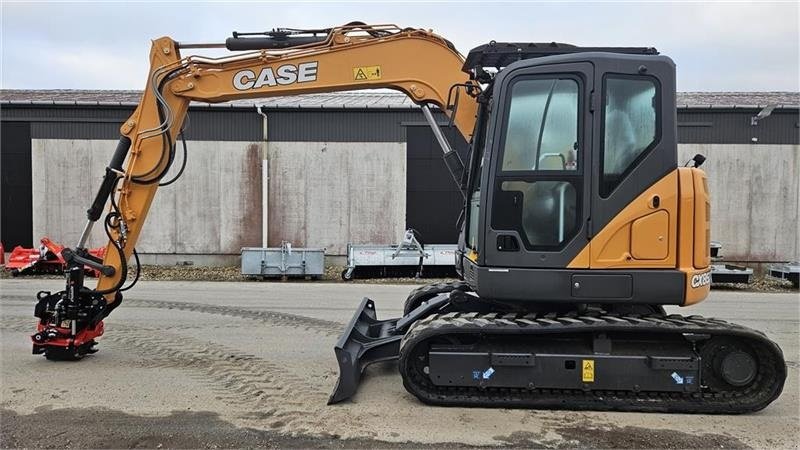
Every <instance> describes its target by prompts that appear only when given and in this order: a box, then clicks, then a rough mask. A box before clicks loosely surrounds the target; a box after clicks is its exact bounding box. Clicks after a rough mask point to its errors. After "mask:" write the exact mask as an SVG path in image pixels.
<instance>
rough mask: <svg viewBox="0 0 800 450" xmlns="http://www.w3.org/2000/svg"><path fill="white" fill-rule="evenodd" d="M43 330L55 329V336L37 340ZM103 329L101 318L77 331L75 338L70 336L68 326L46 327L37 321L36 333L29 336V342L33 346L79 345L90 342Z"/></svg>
mask: <svg viewBox="0 0 800 450" xmlns="http://www.w3.org/2000/svg"><path fill="white" fill-rule="evenodd" d="M43 331H55V332H56V333H57V336H56V337H53V338H46V339H42V340H37V339H36V336H37V335H39V333H42V332H43ZM103 331H105V325H104V324H103V321H102V320H101V321H100V322H99V323H98V324H97V325H95V327H94V328H89V327H88V326H87V327H86V328H84V329H83V330H81V331H79V332H78V334H77V335H75V338H74V339H73V338H71V337H70V329H69V328H62V327H48V326H45V325H43V324H42V323H41V322H39V323H38V324H37V325H36V334H34V335H32V336H31V342H33V345H35V346H41V347H44V346H48V347H64V348H67V347H70V346H72V347H76V348H77V347H80V346H81V345H84V344H86V343H89V342H91V341H92V340H94V338H96V337H99V336H102V335H103Z"/></svg>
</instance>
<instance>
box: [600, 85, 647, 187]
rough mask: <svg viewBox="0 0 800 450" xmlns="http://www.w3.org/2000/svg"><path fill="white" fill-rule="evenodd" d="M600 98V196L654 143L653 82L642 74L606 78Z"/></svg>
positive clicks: (616, 182) (618, 181)
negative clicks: (601, 128)
mask: <svg viewBox="0 0 800 450" xmlns="http://www.w3.org/2000/svg"><path fill="white" fill-rule="evenodd" d="M604 99H605V100H604V101H605V104H604V108H605V111H604V117H605V122H604V127H603V134H604V140H603V157H602V164H603V169H602V172H603V175H602V179H601V182H600V195H601V196H603V197H608V196H609V194H611V192H612V191H613V190H614V189H615V188H616V187H617V186H619V184H620V182H622V180H623V179H624V177H625V175H626V174H627V172H628V171H629V170H630V169H632V168H633V166H634V165H635V164H636V163H637V162H638V161H639V158H640V157H641V156H643V155H644V154H645V153H646V152H647V150H649V149H650V148H652V147H653V144H655V142H656V134H657V132H658V130H657V127H656V124H657V123H658V122H657V121H658V118H657V117H656V116H657V89H656V84H655V82H654V81H653V80H652V79H651V78H645V77H637V78H633V77H607V78H606V80H605V92H604Z"/></svg>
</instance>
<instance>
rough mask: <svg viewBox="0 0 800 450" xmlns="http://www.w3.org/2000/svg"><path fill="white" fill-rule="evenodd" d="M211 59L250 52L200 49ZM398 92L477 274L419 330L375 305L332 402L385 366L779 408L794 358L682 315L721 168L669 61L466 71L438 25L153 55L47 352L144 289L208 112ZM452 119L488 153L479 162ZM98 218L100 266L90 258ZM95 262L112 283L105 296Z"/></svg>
mask: <svg viewBox="0 0 800 450" xmlns="http://www.w3.org/2000/svg"><path fill="white" fill-rule="evenodd" d="M204 48H226V49H227V50H229V51H230V52H231V53H227V54H226V56H222V57H205V56H198V55H190V56H182V54H181V51H182V50H183V51H185V50H188V49H204ZM379 88H381V89H393V90H397V91H401V92H403V93H405V94H407V95H408V97H409V98H410V99H411V100H412V101H413V102H414V103H415V104H417V105H418V106H419V107H420V108H421V111H422V113H423V114H424V116H425V118H426V120H427V121H428V122H429V124H430V125H431V129H432V131H433V134H434V136H435V138H436V140H437V141H438V143H439V144H440V145H441V147H442V150H443V155H444V156H443V158H444V161H445V164H446V166H447V168H448V169H449V170H450V173H451V175H452V176H453V179H454V181H455V182H456V183H457V185H458V188H459V190H460V191H461V193H462V194H463V212H462V214H461V217H460V218H459V221H458V227H459V228H460V237H459V245H458V248H459V250H458V251H457V254H456V261H455V264H456V268H457V270H458V273H459V275H460V279H459V280H458V281H454V282H450V283H437V284H431V285H428V286H423V287H420V288H418V289H416V290H414V291H412V292H411V294H410V295H409V296H408V298H407V299H406V301H405V308H404V315H403V317H400V318H394V319H383V320H378V318H377V314H376V311H375V304H374V302H373V301H372V300H370V299H368V298H365V299H363V301H362V302H361V304H360V306H359V308H358V310H357V311H356V312H355V314H354V316H353V318H352V320H351V321H350V323H349V324H347V326H346V327H345V329H344V333H343V334H342V336H341V338H340V339H339V341H338V342H337V343H336V345H335V348H334V351H335V356H336V359H337V363H338V365H339V371H340V373H339V378H338V381H337V384H336V387H335V389H334V391H333V393H332V394H331V397H330V401H329V402H330V403H336V402H340V401H343V400H346V399H348V398H350V397H352V396H353V395H354V394H355V392H356V390H357V387H358V384H359V382H360V379H361V376H362V373H363V371H364V368H365V367H366V366H368V365H369V364H372V363H375V362H378V361H387V360H397V361H398V367H399V372H400V375H401V376H402V380H403V384H404V386H405V388H406V389H407V390H408V391H409V392H410V393H412V394H413V395H415V396H416V397H418V398H419V399H420V400H421V401H422V402H424V403H427V404H432V405H446V406H480V407H487V406H488V407H514V408H536V409H540V408H545V409H553V408H555V409H578V410H581V409H591V410H620V411H659V412H681V413H723V414H735V413H748V412H753V411H758V410H761V409H763V408H765V407H766V406H767V405H769V404H770V403H771V402H772V401H774V400H775V399H776V398H778V396H779V395H780V393H781V391H782V389H783V386H784V382H785V379H786V373H787V369H786V364H785V362H784V358H783V354H782V351H781V349H780V348H779V347H778V345H776V344H775V343H774V342H773V341H771V340H770V339H768V338H767V337H766V335H765V334H763V333H761V332H759V331H756V330H752V329H749V328H746V327H744V326H741V325H737V324H732V323H728V322H725V321H722V320H717V319H712V318H705V317H701V316H696V315H689V316H684V315H680V314H667V313H666V312H665V310H664V306H665V305H676V306H690V305H694V304H697V303H698V302H700V301H702V300H704V299H705V298H706V296H707V295H708V293H709V289H710V282H711V273H710V255H709V244H710V225H709V223H710V222H709V221H710V200H709V192H708V183H707V178H706V174H705V173H704V171H703V170H701V169H700V165H701V164H702V163H703V162H704V160H705V158H704V157H703V156H702V155H696V156H695V157H694V158H693V159H692V160H691V161H689V162H688V163H686V164H685V165H683V166H679V164H678V161H677V142H676V136H677V131H676V130H677V123H676V105H675V64H674V63H673V61H672V60H671V59H670V58H668V57H666V56H663V55H660V54H659V53H658V51H656V50H655V49H654V48H650V47H580V46H573V45H568V44H560V43H512V42H506V43H503V42H495V41H491V42H489V43H488V44H485V45H481V46H479V47H476V48H474V49H473V50H471V51H470V52H469V53H468V54H467V56H466V58H465V57H463V56H462V55H461V54H460V53H459V52H458V51H457V50H456V49H455V47H454V46H453V44H452V43H451V42H449V41H448V40H446V39H444V38H443V37H441V36H438V35H436V34H434V33H433V32H431V31H429V30H423V29H414V28H401V27H398V26H395V25H366V24H364V23H360V22H353V23H349V24H347V25H344V26H338V27H334V28H326V29H288V28H278V29H274V30H272V31H268V32H261V33H237V32H234V33H233V36H232V37H230V38H227V39H226V41H225V42H224V43H182V42H178V41H174V40H172V39H170V38H168V37H162V38H159V39H156V40H155V41H153V43H152V49H151V51H150V71H149V76H148V80H147V84H146V89H145V91H144V93H143V95H142V98H141V102H140V103H139V105H138V107H137V108H136V109H135V111H134V112H133V114H132V115H131V116H130V118H129V119H128V120H127V121H125V123H123V124H122V126H121V129H120V132H121V138H120V141H119V144H118V146H117V148H116V151H115V152H114V154H113V157H112V158H111V161H110V163H109V165H108V167H107V168H106V171H105V176H104V178H103V180H102V182H101V185H100V187H99V189H98V192H97V195H96V198H95V199H94V202H93V203H92V204H91V206H90V208H89V209H88V211H87V218H88V220H87V223H86V226H85V228H84V230H83V232H82V234H81V236H80V239H79V241H78V243H77V245H76V246H75V248H74V250H73V249H65V250H64V251H63V253H62V255H63V256H64V258H65V260H66V261H67V264H68V267H67V271H66V288H65V289H64V290H63V291H60V292H55V293H51V292H40V293H39V294H38V295H37V303H36V308H35V316H36V317H37V318H38V319H39V320H38V324H37V330H36V333H35V334H34V335H33V336H32V338H31V339H32V342H33V353H34V354H44V355H45V356H46V357H47V358H48V359H56V360H64V359H71V360H74V359H80V358H82V357H83V356H84V355H87V354H89V353H93V352H95V351H96V349H95V344H96V343H97V342H96V340H95V339H96V338H97V337H98V336H100V335H102V334H103V319H104V318H105V317H107V316H108V315H109V314H110V313H111V312H112V311H113V310H114V309H115V308H117V307H118V306H119V305H120V304H121V303H122V300H123V295H122V294H123V292H125V291H126V290H128V289H130V288H131V287H132V286H133V284H135V282H136V280H137V279H138V273H139V272H138V255H137V253H136V250H135V246H136V242H137V241H138V239H139V238H140V233H141V230H142V228H143V226H144V223H145V220H146V218H147V213H148V209H149V207H150V205H151V202H152V201H153V197H154V196H155V194H156V192H157V191H158V188H159V187H160V186H163V185H167V184H170V183H171V182H173V181H175V178H173V179H171V180H165V175H166V174H167V172H168V171H169V169H170V167H171V166H172V164H173V162H174V161H175V159H176V158H175V154H176V143H177V141H178V140H177V138H178V137H179V136H180V135H181V130H182V126H183V123H184V119H185V118H186V115H187V111H188V108H189V105H190V102H192V101H195V102H207V103H216V102H226V101H231V100H237V99H253V98H262V97H270V96H278V95H281V96H286V95H295V94H306V93H319V92H332V91H345V90H359V89H379ZM432 108H437V109H438V110H439V112H435V111H434V110H433V109H432ZM441 114H443V115H444V117H445V118H446V120H447V122H448V123H447V125H448V126H451V127H455V128H456V129H457V130H458V131H459V132H460V134H461V135H463V137H464V139H465V140H466V141H467V142H468V143H469V148H470V150H469V154H468V157H467V158H465V159H464V160H462V159H461V158H460V157H459V154H458V153H457V152H455V151H453V149H452V145H451V143H450V142H449V141H448V140H447V138H446V136H445V135H444V133H442V130H441V128H440V126H441V124H440V123H439V121H440V120H442V119H441V118H442V117H443V116H441ZM437 115H438V118H437ZM183 150H184V155H185V152H186V144H185V140H184V141H183ZM107 204H108V205H109V206H106V205H107ZM101 220H102V225H103V227H104V228H105V231H106V234H107V236H108V238H109V242H108V245H107V248H106V253H105V257H104V259H103V260H100V259H98V258H95V257H92V255H90V254H89V253H88V251H87V250H86V243H87V239H88V237H89V233H90V230H91V229H92V226H93V224H95V223H96V222H98V221H101ZM130 258H133V259H134V261H135V262H136V267H137V270H136V276H135V277H134V278H133V280H132V281H130V282H128V279H129V278H130V277H129V276H128V275H129V272H131V270H130V269H131V268H129V263H128V261H129V259H130ZM84 265H86V266H89V267H93V268H95V269H97V270H98V271H100V273H101V276H100V277H99V279H98V281H97V285H96V287H95V288H93V289H92V288H90V287H87V286H86V285H85V284H84V280H83V273H84Z"/></svg>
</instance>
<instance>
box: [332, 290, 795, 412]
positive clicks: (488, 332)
mask: <svg viewBox="0 0 800 450" xmlns="http://www.w3.org/2000/svg"><path fill="white" fill-rule="evenodd" d="M462 289H464V286H463V284H461V283H458V284H457V288H454V286H453V285H449V286H446V285H438V287H429V288H427V289H423V290H425V291H427V292H428V295H429V296H428V297H427V299H424V300H421V301H420V304H419V306H418V307H417V308H415V309H414V310H413V311H411V312H410V313H409V314H407V315H406V316H404V317H403V318H401V319H395V320H386V321H378V320H376V319H375V306H374V303H373V302H372V301H371V300H368V299H365V300H364V301H363V302H362V305H361V307H360V308H359V311H358V312H357V314H356V316H355V317H354V318H353V321H351V323H350V324H349V325H348V328H347V329H346V330H345V334H344V335H343V336H342V339H341V340H340V341H339V343H338V344H337V346H336V354H337V359H338V360H339V366H340V374H341V375H340V380H339V383H338V384H337V387H336V389H335V391H334V393H333V394H332V395H331V399H330V402H331V403H334V402H337V401H340V400H343V399H345V398H348V397H350V396H351V395H353V394H354V393H355V390H356V388H357V384H358V381H359V378H360V375H361V372H362V371H363V369H364V367H366V366H367V365H369V364H371V363H373V362H377V361H385V360H390V359H399V368H400V373H401V375H402V377H403V383H404V385H405V387H406V389H407V390H408V391H409V392H411V393H412V394H414V395H415V396H417V397H418V398H419V399H420V400H421V401H423V402H425V403H428V404H434V405H442V406H481V407H520V408H546V409H592V410H617V411H654V412H655V411H657V412H682V413H711V414H716V413H724V414H731V413H747V412H753V411H758V410H760V409H763V408H764V407H766V406H767V405H768V404H769V403H771V402H772V401H773V400H775V399H776V398H777V397H778V396H779V395H780V393H781V391H782V389H783V384H784V381H785V378H786V365H785V362H784V359H783V354H782V352H781V350H780V348H779V347H778V346H777V345H776V344H775V343H773V342H772V341H770V340H769V339H767V338H766V336H765V335H764V334H763V333H760V332H758V331H755V330H751V329H749V328H746V327H743V326H740V325H735V324H731V323H728V322H725V321H722V320H717V319H709V318H704V317H700V316H682V315H677V314H672V315H666V314H664V313H663V310H661V308H660V307H656V308H652V307H650V306H645V305H642V308H638V309H637V308H631V307H630V306H626V307H624V308H623V307H614V306H613V305H598V306H595V305H581V306H580V307H573V308H572V309H571V310H567V311H564V310H561V311H558V312H555V311H547V310H540V311H522V310H521V311H507V312H496V311H497V307H494V308H492V307H487V306H486V305H490V303H489V302H486V301H482V300H481V299H478V298H477V297H476V296H475V295H471V294H470V293H468V292H465V291H464V290H462ZM437 292H441V293H438V294H437ZM413 297H415V293H414V292H412V294H411V296H410V298H413ZM416 300H420V299H419V297H418V291H417V298H416ZM416 300H415V301H416ZM487 309H494V312H487V311H486V310H487ZM476 310H477V311H476Z"/></svg>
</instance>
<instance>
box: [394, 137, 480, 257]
mask: <svg viewBox="0 0 800 450" xmlns="http://www.w3.org/2000/svg"><path fill="white" fill-rule="evenodd" d="M444 131H445V135H446V136H447V138H448V140H449V141H450V144H451V145H452V146H453V148H455V149H456V151H457V152H458V153H459V154H460V155H461V159H462V160H463V161H465V164H466V158H467V152H468V151H469V147H468V145H467V143H466V142H465V141H464V138H463V137H462V136H461V135H460V134H459V133H458V132H457V131H456V130H454V129H445V130H444ZM406 137H407V144H406V155H407V170H406V186H407V187H406V189H407V192H406V228H413V229H415V230H417V231H418V232H419V233H420V235H421V237H422V240H423V242H424V243H428V244H455V243H456V242H457V241H458V231H459V230H458V228H457V221H458V216H459V215H460V214H461V209H462V208H463V207H464V199H463V197H462V196H461V193H460V192H458V188H457V187H456V184H455V182H454V181H453V179H452V177H451V176H450V172H449V171H448V170H447V166H445V164H444V161H443V159H442V150H441V148H440V147H439V143H438V142H437V141H436V138H435V137H434V136H433V132H432V131H431V129H430V128H429V127H428V126H427V125H424V126H407V127H406Z"/></svg>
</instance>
